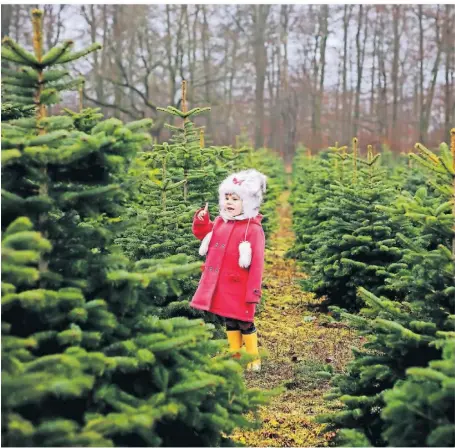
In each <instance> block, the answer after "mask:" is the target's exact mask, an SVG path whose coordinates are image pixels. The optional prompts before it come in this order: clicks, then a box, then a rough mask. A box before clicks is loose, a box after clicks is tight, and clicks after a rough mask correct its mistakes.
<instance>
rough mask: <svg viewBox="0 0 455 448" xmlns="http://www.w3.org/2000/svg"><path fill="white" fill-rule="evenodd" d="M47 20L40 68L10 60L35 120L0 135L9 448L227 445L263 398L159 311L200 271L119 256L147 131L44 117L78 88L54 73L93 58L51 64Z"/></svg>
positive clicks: (35, 60) (7, 49) (85, 114)
mask: <svg viewBox="0 0 455 448" xmlns="http://www.w3.org/2000/svg"><path fill="white" fill-rule="evenodd" d="M41 18H42V12H41V11H37V10H34V11H33V24H34V44H35V45H34V50H35V54H34V55H33V54H31V53H28V52H26V50H24V49H23V48H22V47H20V46H19V45H18V44H16V43H15V42H14V41H12V40H11V39H10V38H7V39H6V40H5V44H4V47H3V48H2V54H3V55H4V56H5V55H6V56H5V58H7V59H8V60H10V61H13V62H15V63H20V64H22V65H23V66H25V68H22V69H20V71H19V72H18V76H17V79H16V78H14V76H15V75H14V74H13V71H11V72H8V73H7V78H4V82H5V86H7V87H6V89H5V90H7V91H8V95H12V97H11V98H12V99H13V100H14V101H17V102H19V103H20V104H24V105H29V104H33V105H34V106H36V110H37V112H36V117H33V118H20V119H17V120H11V121H8V122H6V123H5V124H4V125H3V126H2V160H3V166H2V170H3V177H4V185H3V186H4V190H3V191H2V199H3V200H2V211H3V213H4V220H3V221H2V226H3V229H4V230H5V231H4V233H3V239H2V242H3V253H4V254H5V257H6V258H5V262H4V263H3V264H2V273H3V277H2V278H3V279H4V281H5V284H2V303H3V306H4V310H3V311H4V312H3V313H2V334H3V335H4V338H5V341H6V343H5V344H3V345H2V358H3V360H4V366H5V368H4V370H3V372H2V392H3V397H4V400H2V411H3V412H2V441H3V444H4V445H6V446H113V445H121V446H125V445H131V446H150V445H152V446H155V445H179V444H182V443H188V444H193V445H214V444H219V443H221V442H222V441H223V438H224V435H222V434H226V435H227V434H228V433H229V432H230V431H231V430H232V429H233V427H234V426H235V425H248V423H247V422H246V420H245V418H244V417H243V414H244V413H245V412H246V411H248V410H255V409H256V408H257V406H258V405H259V404H261V403H263V402H264V398H265V397H264V394H262V393H260V392H258V391H254V390H247V389H246V387H245V386H244V384H243V381H242V378H241V376H240V375H239V373H240V372H241V371H242V366H241V365H240V364H239V361H236V360H233V359H231V358H230V356H229V354H228V353H226V354H225V355H224V354H222V355H219V353H220V351H221V347H222V346H223V345H224V342H216V341H211V340H210V339H211V337H212V332H213V326H210V325H205V324H204V322H203V321H201V320H193V321H188V320H187V319H184V318H175V319H170V320H160V319H159V318H158V317H156V316H154V315H153V314H152V312H151V311H152V310H153V305H154V304H153V298H154V297H158V296H160V295H166V294H168V293H169V291H172V288H173V286H174V282H177V281H180V280H181V279H182V278H183V277H187V276H188V275H191V274H194V272H196V271H197V270H198V269H199V265H200V263H189V260H188V257H186V256H185V255H184V254H180V255H175V256H174V257H173V258H171V259H167V260H138V261H132V260H129V259H128V258H126V257H125V256H124V254H122V253H120V252H119V251H117V250H116V247H115V245H114V244H113V238H114V236H115V231H116V230H115V228H116V223H117V222H119V221H120V224H121V225H124V223H123V222H121V221H122V217H121V215H122V214H123V211H124V205H125V202H127V200H128V198H129V195H130V194H131V191H130V190H131V188H130V187H132V185H133V184H134V183H133V180H132V179H131V178H130V177H129V176H128V175H127V172H128V167H129V163H130V161H131V160H132V159H133V158H134V156H135V153H136V152H137V150H138V149H139V148H141V149H142V147H143V146H144V145H146V144H147V142H148V141H149V140H150V138H149V136H148V134H146V133H144V132H143V130H144V129H146V128H147V127H148V126H150V121H149V120H145V121H140V122H133V123H129V124H128V125H123V123H121V122H120V121H119V120H116V119H109V120H102V119H101V118H102V117H101V116H100V114H98V112H97V111H96V110H83V111H81V112H71V111H67V115H66V116H55V117H47V109H46V106H47V105H48V104H53V103H55V102H56V101H57V95H58V92H60V91H62V90H63V89H64V88H69V87H73V86H79V84H80V80H77V82H76V81H74V82H73V81H68V82H65V83H63V81H62V79H63V78H64V77H66V76H67V73H66V72H64V71H62V70H60V69H55V68H54V65H57V66H58V65H59V64H61V63H66V62H69V61H71V60H74V59H77V58H78V57H80V56H82V55H85V54H87V53H88V50H85V51H81V52H76V53H71V52H70V50H69V47H70V46H71V44H70V43H65V44H63V45H61V46H58V47H56V48H54V49H51V50H50V51H49V53H48V54H46V55H42V29H41ZM94 48H95V47H92V48H91V49H94ZM8 70H10V69H8ZM14 73H16V72H14ZM15 80H16V82H18V83H19V84H20V85H19V86H16V84H14V82H15ZM14 86H16V87H19V89H15V87H14ZM13 107H15V106H13ZM23 214H26V215H27V216H24V217H23V216H22V215H23ZM32 223H33V225H34V228H35V229H36V230H39V232H33V231H32ZM36 265H38V266H36ZM37 282H38V283H37ZM144 291H146V292H147V294H149V295H145V292H144ZM216 355H219V356H216ZM240 362H241V363H246V362H248V360H247V359H245V360H241V361H240ZM177 428H178V430H177Z"/></svg>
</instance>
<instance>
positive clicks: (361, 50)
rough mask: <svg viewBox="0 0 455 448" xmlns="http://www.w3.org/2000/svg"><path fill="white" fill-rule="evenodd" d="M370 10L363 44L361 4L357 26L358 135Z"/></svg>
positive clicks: (355, 134) (354, 131)
mask: <svg viewBox="0 0 455 448" xmlns="http://www.w3.org/2000/svg"><path fill="white" fill-rule="evenodd" d="M367 15H368V10H367V11H366V13H365V26H364V30H365V31H364V37H363V45H362V44H361V42H360V34H361V32H362V24H363V19H364V16H363V5H359V16H358V19H359V24H358V27H357V34H356V38H355V41H356V47H357V84H356V89H355V105H354V123H353V127H352V135H354V136H357V131H358V126H359V118H360V93H361V87H362V72H363V63H364V59H365V46H366V45H365V44H366V40H367V36H368V22H367V19H368V16H367Z"/></svg>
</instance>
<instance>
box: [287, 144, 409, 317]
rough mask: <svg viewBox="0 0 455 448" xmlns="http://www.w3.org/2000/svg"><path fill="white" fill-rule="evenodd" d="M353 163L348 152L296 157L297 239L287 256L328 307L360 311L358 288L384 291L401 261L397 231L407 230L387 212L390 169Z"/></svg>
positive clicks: (372, 163) (390, 192) (390, 195)
mask: <svg viewBox="0 0 455 448" xmlns="http://www.w3.org/2000/svg"><path fill="white" fill-rule="evenodd" d="M336 149H338V148H336ZM352 160H353V157H350V155H346V154H335V155H332V154H330V153H327V155H326V156H325V157H324V158H322V157H321V158H320V159H316V160H314V161H313V160H312V159H307V158H306V156H305V155H304V153H303V151H301V152H300V153H299V154H298V156H297V159H296V160H295V162H294V165H295V166H294V168H295V172H296V175H295V176H296V178H295V179H294V180H293V185H294V186H293V192H292V199H291V201H292V204H293V207H294V211H293V213H294V228H295V232H296V235H297V237H296V244H295V247H294V248H293V249H292V250H291V251H290V252H289V254H288V255H294V256H296V257H297V259H298V260H301V262H302V266H303V267H304V268H305V270H306V272H307V273H308V274H309V278H307V279H305V280H303V281H302V285H303V287H304V289H305V290H306V291H309V292H314V293H315V294H316V295H317V297H324V302H323V305H324V306H327V305H335V304H336V305H339V306H342V307H343V308H346V309H349V310H358V309H359V308H360V306H361V304H362V302H361V301H359V300H357V297H356V289H357V288H358V287H359V286H368V288H370V289H371V290H372V291H374V292H375V293H379V294H380V293H383V292H384V291H385V284H386V279H387V278H388V277H390V273H389V266H390V265H391V264H393V263H396V262H398V261H399V259H400V257H401V252H400V243H399V241H398V239H397V233H398V232H399V231H401V232H406V228H404V229H403V228H402V227H401V226H400V225H399V223H395V222H394V221H391V220H390V216H389V214H388V213H387V212H386V209H385V208H384V207H385V206H387V205H390V204H391V203H392V202H393V200H394V193H395V191H396V190H395V188H394V187H393V185H390V182H389V179H388V177H387V173H386V170H385V169H383V168H381V167H378V166H376V165H377V164H378V158H371V160H364V159H361V158H356V162H357V163H358V164H359V165H360V166H361V167H360V168H357V169H355V170H353V169H352ZM297 176H298V177H297ZM303 178H304V179H303ZM381 206H382V208H381Z"/></svg>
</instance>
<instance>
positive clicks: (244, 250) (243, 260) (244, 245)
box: [239, 241, 252, 268]
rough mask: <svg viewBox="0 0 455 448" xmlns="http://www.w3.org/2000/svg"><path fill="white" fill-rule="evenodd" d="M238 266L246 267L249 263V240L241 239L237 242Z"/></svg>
mask: <svg viewBox="0 0 455 448" xmlns="http://www.w3.org/2000/svg"><path fill="white" fill-rule="evenodd" d="M239 253H240V257H239V266H240V267H241V268H248V267H250V264H251V253H252V251H251V244H250V242H249V241H242V242H241V243H240V244H239Z"/></svg>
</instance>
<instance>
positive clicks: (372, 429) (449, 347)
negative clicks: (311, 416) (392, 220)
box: [321, 134, 455, 446]
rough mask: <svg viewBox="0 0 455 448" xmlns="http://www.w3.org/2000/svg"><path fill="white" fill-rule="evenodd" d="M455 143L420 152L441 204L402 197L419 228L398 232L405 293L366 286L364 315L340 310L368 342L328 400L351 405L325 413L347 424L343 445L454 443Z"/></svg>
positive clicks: (399, 278) (419, 196)
mask: <svg viewBox="0 0 455 448" xmlns="http://www.w3.org/2000/svg"><path fill="white" fill-rule="evenodd" d="M452 147H453V151H452V154H451V153H450V151H449V150H448V148H447V147H446V148H444V147H443V148H442V149H441V155H440V156H436V155H435V154H434V153H432V152H431V151H430V150H428V149H427V148H425V147H423V146H422V145H420V144H418V145H417V149H418V150H419V151H420V155H413V158H414V159H415V160H417V161H418V162H419V163H420V164H421V165H423V166H424V167H426V168H428V169H429V170H428V171H427V176H428V178H429V185H431V186H432V187H433V188H434V190H435V191H437V192H438V194H437V195H436V198H437V200H438V202H439V205H438V207H437V208H433V207H432V208H430V207H428V204H426V203H424V202H423V199H425V198H426V196H425V195H424V192H423V191H417V193H416V195H415V196H416V198H415V200H414V201H410V200H409V198H408V197H405V200H404V201H403V202H401V203H400V201H398V202H397V203H398V205H397V207H398V209H397V211H396V214H397V215H398V214H399V213H400V210H402V208H401V207H402V206H403V204H405V205H404V206H403V209H404V217H403V219H404V218H407V219H408V220H410V221H412V222H413V223H414V225H415V226H417V228H418V231H417V232H416V233H415V235H414V237H405V236H404V235H398V237H399V238H400V239H401V240H402V242H403V245H404V247H403V249H402V252H403V253H402V257H401V259H400V262H399V263H397V264H396V266H395V275H393V276H391V277H390V278H389V279H388V283H389V290H390V291H392V292H393V291H395V293H396V294H397V296H400V295H402V294H404V297H403V298H401V297H400V300H399V301H398V300H390V299H387V298H385V297H383V296H381V297H378V296H377V295H375V294H372V293H371V292H370V291H368V290H366V289H363V288H360V289H359V294H360V296H361V297H362V299H363V300H364V301H365V304H366V306H365V308H364V309H362V311H361V314H360V315H358V316H354V315H350V314H347V313H343V312H341V310H340V309H339V308H333V310H334V311H337V312H340V313H341V314H342V315H343V316H344V317H345V318H346V319H347V320H348V321H349V322H350V323H351V325H352V326H353V327H355V328H357V329H359V330H360V332H361V334H363V335H364V336H365V337H366V339H367V343H366V344H365V345H364V346H363V347H362V348H361V349H357V350H355V351H354V356H355V359H354V361H352V362H351V364H350V365H349V368H348V373H347V374H339V375H337V376H335V378H334V379H333V383H332V384H333V386H334V388H333V390H332V392H331V394H330V395H329V396H328V398H339V399H340V400H341V401H342V402H343V403H344V405H345V406H344V409H343V410H341V411H340V412H337V413H335V414H334V415H325V416H322V417H321V420H322V421H325V422H330V423H331V427H332V428H333V427H338V428H343V430H342V431H341V432H340V434H339V437H338V442H339V443H343V444H347V445H350V446H353V445H355V446H357V445H356V444H358V443H365V441H366V443H367V444H372V445H373V446H384V445H386V444H387V443H390V444H391V445H393V446H396V445H398V446H450V445H451V444H453V440H454V420H455V419H454V410H455V407H454V400H453V389H452V388H451V384H452V383H453V373H452V374H450V373H449V366H450V365H451V360H452V359H453V341H454V336H455V334H454V332H453V330H454V320H455V319H454V315H453V309H454V305H455V303H454V297H455V294H454V292H455V263H454V255H453V254H454V229H453V223H454V219H455V214H454V211H453V202H452V201H453V199H452V197H453V188H454V185H453V182H454V179H455V134H452ZM429 172H433V173H434V174H435V176H434V177H431V176H429V174H428V173H429ZM428 393H430V395H428ZM409 400H415V401H413V402H412V407H409V405H408V404H407V403H408V402H409ZM405 401H406V402H407V403H406V405H405V404H404V402H405ZM398 411H400V418H399V419H398V418H397V413H398Z"/></svg>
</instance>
